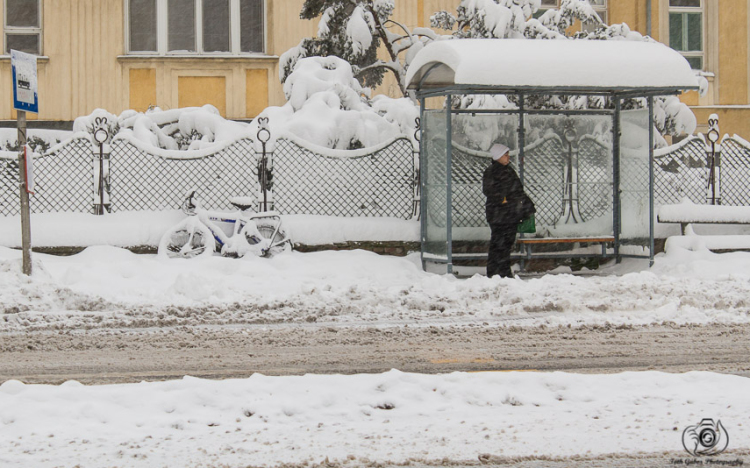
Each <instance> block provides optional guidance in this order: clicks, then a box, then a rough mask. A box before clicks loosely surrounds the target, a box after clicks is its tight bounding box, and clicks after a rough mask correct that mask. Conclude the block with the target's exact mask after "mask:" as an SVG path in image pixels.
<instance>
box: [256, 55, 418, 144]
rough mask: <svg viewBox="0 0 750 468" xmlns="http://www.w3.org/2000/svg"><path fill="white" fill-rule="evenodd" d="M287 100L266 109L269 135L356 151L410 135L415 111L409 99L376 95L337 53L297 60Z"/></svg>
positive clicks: (415, 114)
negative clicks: (360, 80) (329, 55)
mask: <svg viewBox="0 0 750 468" xmlns="http://www.w3.org/2000/svg"><path fill="white" fill-rule="evenodd" d="M284 94H285V95H286V98H287V103H286V104H285V105H283V106H281V107H269V108H267V109H265V110H264V111H263V112H262V113H261V115H260V116H259V117H268V118H269V121H270V126H271V134H272V135H274V136H275V135H278V134H280V133H285V132H288V133H291V134H293V135H295V136H297V137H299V138H301V139H303V140H306V141H309V142H312V143H314V144H316V145H319V146H323V147H327V148H334V149H357V148H363V147H370V146H375V145H378V144H380V143H382V142H384V141H387V140H389V139H391V138H395V137H398V136H401V135H406V136H409V137H411V136H412V135H413V133H414V129H415V119H416V118H417V117H418V116H419V110H418V108H417V107H416V106H415V105H414V103H413V102H412V101H411V100H410V99H408V98H401V99H393V98H390V97H387V96H377V97H375V98H374V99H370V98H369V95H370V90H369V89H367V88H363V87H362V86H361V85H360V83H359V81H357V79H356V78H355V77H354V72H353V70H352V67H351V65H350V64H349V63H348V62H346V61H345V60H342V59H340V58H338V57H333V56H331V57H307V58H303V59H300V60H299V61H297V62H296V64H295V67H294V70H293V71H292V72H291V73H290V74H289V77H288V78H287V80H286V82H285V83H284Z"/></svg>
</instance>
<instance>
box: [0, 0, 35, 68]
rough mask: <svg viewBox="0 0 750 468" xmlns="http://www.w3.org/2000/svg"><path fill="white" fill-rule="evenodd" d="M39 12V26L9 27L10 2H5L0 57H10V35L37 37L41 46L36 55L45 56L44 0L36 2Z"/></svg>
mask: <svg viewBox="0 0 750 468" xmlns="http://www.w3.org/2000/svg"><path fill="white" fill-rule="evenodd" d="M36 2H37V11H38V12H39V18H38V20H39V26H37V27H31V26H9V25H8V0H5V1H3V50H2V53H0V55H9V54H10V49H8V34H16V35H26V36H34V35H35V36H37V41H38V42H37V43H38V45H39V47H38V49H37V53H35V54H34V55H37V56H40V57H41V56H44V40H43V39H44V36H43V32H44V31H43V29H44V28H43V27H42V26H43V25H44V9H43V6H44V5H43V2H42V0H36Z"/></svg>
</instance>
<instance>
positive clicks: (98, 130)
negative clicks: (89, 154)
mask: <svg viewBox="0 0 750 468" xmlns="http://www.w3.org/2000/svg"><path fill="white" fill-rule="evenodd" d="M94 140H95V141H96V142H97V143H98V144H99V148H98V150H99V156H98V158H99V164H98V167H97V165H96V163H95V164H94V214H97V215H103V214H104V213H106V212H109V211H110V203H109V153H110V147H109V145H108V144H107V141H108V140H109V127H108V126H107V119H106V117H97V118H96V120H95V121H94ZM94 151H96V147H95V148H94ZM94 157H95V158H96V156H94Z"/></svg>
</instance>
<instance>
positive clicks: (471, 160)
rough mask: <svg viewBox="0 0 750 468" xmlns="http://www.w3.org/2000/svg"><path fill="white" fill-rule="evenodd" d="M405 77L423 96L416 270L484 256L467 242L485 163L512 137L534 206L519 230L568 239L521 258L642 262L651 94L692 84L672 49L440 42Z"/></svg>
mask: <svg viewBox="0 0 750 468" xmlns="http://www.w3.org/2000/svg"><path fill="white" fill-rule="evenodd" d="M406 80H407V86H408V88H409V89H410V90H413V91H415V92H416V94H417V97H418V99H419V101H420V105H421V110H420V112H421V138H420V154H419V160H420V208H421V218H420V219H421V244H422V248H421V250H422V264H423V267H425V268H427V267H428V266H431V270H437V271H444V272H447V273H452V272H453V266H454V263H456V262H457V261H459V260H477V259H483V258H484V259H486V250H484V249H481V250H484V251H483V252H480V251H477V249H472V247H471V246H472V245H474V246H476V245H480V244H481V243H482V242H486V241H487V240H489V226H487V224H486V221H485V215H484V203H485V198H484V195H483V193H482V174H483V172H484V169H485V168H486V167H487V166H488V165H489V164H490V163H491V161H492V160H491V157H490V155H489V148H490V147H491V146H492V145H493V144H494V143H502V144H504V145H506V146H508V147H510V148H511V161H512V162H511V164H512V165H513V166H514V168H515V169H516V171H517V172H518V174H519V177H520V178H521V181H522V182H523V184H524V188H525V190H526V192H527V193H528V194H529V196H530V197H531V198H532V200H533V201H534V203H535V205H536V210H537V212H536V224H537V232H536V234H533V235H530V236H533V237H534V238H535V239H539V240H540V241H541V240H544V242H545V243H549V244H554V243H555V242H559V243H560V245H562V243H566V244H567V245H568V247H570V246H573V245H575V246H576V247H577V248H578V251H569V252H566V253H560V252H550V251H547V252H545V253H535V254H533V256H532V255H531V254H529V253H526V254H525V256H524V257H523V258H532V257H533V258H537V257H561V256H565V257H573V256H577V255H580V256H592V255H598V256H603V257H613V258H617V259H618V261H619V260H620V259H621V258H623V257H639V258H648V259H650V260H651V261H653V255H654V196H653V195H654V163H653V149H654V141H655V135H654V115H655V105H654V98H655V97H657V96H668V95H677V94H680V93H681V92H683V91H684V90H695V89H697V88H698V81H697V78H696V75H695V73H694V72H693V71H692V70H691V68H690V65H689V64H688V62H687V61H686V60H685V59H684V58H683V57H682V56H681V55H680V54H679V53H677V52H675V51H674V50H672V49H670V48H668V47H666V46H664V45H663V44H659V43H653V42H645V41H614V40H610V41H589V40H526V39H503V40H499V39H460V40H444V41H435V42H433V43H431V44H429V45H427V46H426V47H425V48H424V49H422V50H421V51H420V52H419V53H418V54H417V55H416V56H415V58H414V59H413V61H412V63H411V66H410V68H409V73H408V75H407V78H406ZM687 118H693V119H694V117H692V115H690V116H687ZM526 236H529V235H526ZM531 240H532V239H526V241H531ZM593 240H598V241H606V242H603V243H602V245H601V246H597V247H596V248H595V251H596V252H599V253H592V251H591V250H588V251H587V250H586V248H585V246H587V245H590V242H587V241H593ZM582 246H584V247H583V250H581V249H582ZM599 247H601V250H598V248H599ZM435 266H437V268H435Z"/></svg>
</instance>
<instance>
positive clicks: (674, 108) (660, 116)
mask: <svg viewBox="0 0 750 468" xmlns="http://www.w3.org/2000/svg"><path fill="white" fill-rule="evenodd" d="M540 6H541V0H462V1H461V3H460V4H459V5H458V7H457V8H456V14H455V15H454V14H452V13H450V12H447V11H441V12H438V13H436V14H434V15H433V16H432V18H431V23H432V26H433V27H437V28H441V29H445V30H449V31H453V36H454V37H455V38H458V39H463V38H497V39H507V38H519V39H523V38H526V39H562V40H566V39H586V40H608V39H611V40H632V41H653V39H651V38H650V37H644V36H642V35H641V34H640V33H638V32H635V31H631V30H630V28H629V27H628V26H627V25H626V24H624V23H623V24H615V25H611V26H608V25H606V24H605V23H604V22H603V21H602V20H601V18H600V17H599V15H597V13H596V11H595V10H594V8H593V7H592V6H591V4H589V2H588V0H562V2H561V3H560V7H559V8H550V9H548V10H547V11H545V12H544V13H543V14H542V15H541V16H539V18H534V17H533V16H534V13H536V12H537V11H538V9H539V7H540ZM576 21H580V22H581V23H582V24H584V25H586V26H587V28H585V29H584V30H581V31H576V32H573V33H570V32H569V30H570V27H571V26H573V25H574V24H575V23H576ZM704 81H705V80H704ZM483 102H485V101H483V100H482V98H475V97H468V98H467V97H463V98H461V102H457V103H455V104H458V105H472V106H475V107H476V106H477V105H482V103H483ZM492 104H493V105H494V104H495V103H494V102H493V103H492ZM514 105H515V103H514V102H513V100H512V98H509V100H508V101H507V106H511V107H512V106H514ZM527 105H528V106H530V107H537V108H541V109H545V108H547V109H597V108H602V107H610V106H612V103H611V102H610V100H608V99H604V98H602V97H584V96H531V97H529V100H528V101H527ZM644 105H645V100H632V101H630V102H626V103H624V106H625V108H639V107H643V106H644ZM655 108H656V109H655V111H656V112H655V117H656V119H655V124H656V127H657V130H658V131H659V132H660V133H661V134H664V135H680V134H682V133H692V132H693V131H695V126H696V120H695V116H694V115H693V113H692V111H691V110H690V109H689V108H688V107H687V105H685V104H683V103H682V102H680V101H679V99H678V98H676V97H674V96H671V97H662V98H657V99H656V102H655Z"/></svg>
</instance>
